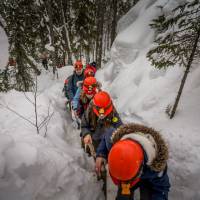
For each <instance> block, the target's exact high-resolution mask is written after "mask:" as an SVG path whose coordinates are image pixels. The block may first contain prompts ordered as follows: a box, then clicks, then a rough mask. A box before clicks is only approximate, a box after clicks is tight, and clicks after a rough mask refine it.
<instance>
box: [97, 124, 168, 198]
mask: <svg viewBox="0 0 200 200" xmlns="http://www.w3.org/2000/svg"><path fill="white" fill-rule="evenodd" d="M121 139H131V140H134V141H136V142H138V143H139V144H140V145H141V146H142V148H143V150H144V164H143V170H142V174H141V176H140V181H139V182H138V183H137V184H136V185H134V186H133V187H132V191H134V190H135V189H136V188H138V187H140V189H141V190H142V188H144V187H147V188H150V190H151V194H152V196H151V199H152V200H167V199H168V192H169V188H170V183H169V178H168V175H167V159H168V148H167V146H166V144H165V142H164V140H163V139H162V137H161V135H160V134H159V133H158V132H157V131H155V130H154V129H152V128H148V127H146V126H143V125H139V124H126V125H122V126H121V127H119V128H118V129H117V130H116V131H114V132H113V129H110V130H109V129H108V130H107V133H106V134H104V136H103V138H102V140H101V143H100V144H99V146H98V149H97V157H99V156H100V157H104V158H107V156H108V152H109V150H110V149H111V148H112V145H113V144H114V143H116V142H117V141H119V140H121ZM114 182H115V183H118V184H119V183H120V180H116V179H115V180H114ZM119 199H120V198H119ZM122 199H123V198H122Z"/></svg>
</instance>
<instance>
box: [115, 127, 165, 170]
mask: <svg viewBox="0 0 200 200" xmlns="http://www.w3.org/2000/svg"><path fill="white" fill-rule="evenodd" d="M138 133H142V134H144V135H151V136H152V137H153V139H154V141H155V143H156V155H155V158H154V159H153V160H152V162H151V164H150V168H151V169H152V170H154V171H156V172H160V171H163V170H164V169H165V167H166V164H167V159H168V155H169V154H168V147H167V144H166V143H165V141H164V139H163V138H162V136H161V134H160V133H159V132H157V131H155V130H154V129H153V128H149V127H147V126H144V125H140V124H134V123H130V124H125V125H121V126H120V127H119V128H118V129H117V130H116V131H114V132H113V135H112V142H113V144H115V143H116V142H118V141H119V140H121V138H122V137H123V136H125V135H128V134H130V135H134V134H135V135H136V134H138ZM126 137H127V136H126Z"/></svg>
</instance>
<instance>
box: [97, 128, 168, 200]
mask: <svg viewBox="0 0 200 200" xmlns="http://www.w3.org/2000/svg"><path fill="white" fill-rule="evenodd" d="M120 128H121V127H120ZM120 128H119V129H120ZM114 131H115V129H114V128H112V127H111V128H109V129H107V131H106V132H105V134H104V135H103V137H102V140H101V142H100V144H99V146H98V148H97V157H104V158H105V159H107V156H108V153H109V151H110V149H111V148H112V145H113V144H112V142H111V136H112V134H113V132H114ZM147 161H148V157H147V154H146V152H145V151H144V165H143V170H142V175H141V177H140V181H139V182H138V183H137V184H136V185H135V186H134V187H133V188H132V190H135V189H137V188H138V187H140V189H142V188H143V187H148V188H150V189H151V191H152V200H168V192H169V188H170V183H169V177H168V175H167V166H166V167H165V168H164V169H163V170H162V171H160V172H158V171H154V170H153V169H152V168H151V167H150V166H148V165H147V164H146V163H147Z"/></svg>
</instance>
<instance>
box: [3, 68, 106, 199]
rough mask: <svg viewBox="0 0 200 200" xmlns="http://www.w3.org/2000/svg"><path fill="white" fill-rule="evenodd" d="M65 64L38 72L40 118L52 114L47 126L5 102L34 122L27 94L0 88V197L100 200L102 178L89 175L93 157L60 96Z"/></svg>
mask: <svg viewBox="0 0 200 200" xmlns="http://www.w3.org/2000/svg"><path fill="white" fill-rule="evenodd" d="M71 71H72V68H71V67H70V66H68V67H64V68H63V69H61V70H59V80H52V76H51V73H48V74H46V73H45V72H44V73H43V74H42V75H41V76H40V77H39V80H38V82H39V91H38V98H37V101H38V106H37V107H38V116H39V119H38V121H39V123H41V122H42V120H43V119H44V118H45V117H46V116H47V113H48V107H50V109H49V113H50V114H51V113H54V114H53V116H52V118H51V120H50V121H49V124H48V127H47V134H46V137H44V136H45V130H46V127H45V126H44V127H43V128H41V130H40V134H39V135H38V134H37V131H36V128H35V127H34V126H33V125H31V124H30V123H29V122H27V121H25V120H24V119H21V118H20V117H19V116H17V115H16V114H15V113H13V112H11V111H9V110H8V109H7V108H5V107H6V106H8V107H9V108H10V109H13V110H14V111H15V112H17V113H19V114H20V115H22V116H24V117H25V118H26V119H28V120H30V121H31V122H33V123H34V122H35V116H34V107H33V106H32V104H31V103H30V101H29V100H28V99H27V98H29V99H31V100H33V94H32V93H26V96H25V95H24V94H23V93H21V92H17V91H10V92H8V93H7V94H3V93H0V104H1V106H0V112H1V115H0V122H1V123H0V130H1V131H0V177H1V181H0V199H1V200H35V199H37V200H45V199H48V200H80V199H81V200H88V199H91V197H92V199H94V200H95V199H98V200H99V199H103V194H102V192H101V184H102V183H101V182H97V180H96V177H95V175H94V162H93V160H92V158H88V157H87V155H86V154H85V153H83V150H82V149H81V145H80V136H79V131H77V130H75V129H73V128H72V126H71V120H70V117H69V116H68V114H67V113H66V110H65V98H64V96H62V87H63V82H64V78H65V77H67V76H68V75H69V74H70V73H71Z"/></svg>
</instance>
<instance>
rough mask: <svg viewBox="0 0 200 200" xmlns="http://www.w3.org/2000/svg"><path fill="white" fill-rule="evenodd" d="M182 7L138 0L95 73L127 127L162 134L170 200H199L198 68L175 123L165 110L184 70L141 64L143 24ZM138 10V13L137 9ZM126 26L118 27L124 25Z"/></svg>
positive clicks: (149, 39)
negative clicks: (134, 124)
mask: <svg viewBox="0 0 200 200" xmlns="http://www.w3.org/2000/svg"><path fill="white" fill-rule="evenodd" d="M180 2H181V1H174V0H170V1H168V0H157V1H156V0H151V1H146V0H141V1H139V3H138V5H136V7H135V8H133V9H132V10H130V11H129V13H128V14H127V15H126V16H124V17H123V18H122V19H121V21H120V22H119V24H118V30H119V33H118V35H117V37H116V40H115V41H114V44H113V47H112V51H111V62H110V63H108V64H107V65H106V66H105V67H104V69H102V70H101V71H100V72H98V73H97V77H98V79H100V81H101V82H102V83H103V86H104V88H105V89H106V90H108V91H109V92H110V93H111V95H112V97H113V99H114V103H115V105H116V107H117V109H118V111H119V112H120V114H121V116H122V118H123V120H124V121H126V122H138V123H143V124H147V125H149V126H151V127H154V128H155V129H157V130H159V131H161V133H162V134H163V136H164V138H165V139H166V140H167V142H168V144H169V150H170V159H169V175H170V180H171V184H172V187H171V192H170V199H174V200H179V199H182V200H188V199H195V200H196V199H200V192H199V190H198V189H197V187H198V186H199V185H200V181H199V180H200V175H199V172H200V154H199V151H200V145H199V144H200V137H199V130H200V124H199V121H200V114H199V113H200V80H199V75H200V67H199V64H196V65H194V66H193V68H192V70H191V71H190V73H189V75H188V79H187V81H186V85H185V88H184V91H183V94H182V96H181V101H180V103H179V106H178V110H177V113H176V115H175V117H174V118H173V119H172V120H170V119H169V118H168V116H167V115H166V113H165V109H166V107H167V106H168V105H169V104H170V105H173V103H174V100H175V97H176V94H177V91H178V88H179V86H180V82H181V78H182V76H183V73H184V69H183V68H181V67H179V66H176V67H174V68H169V69H167V70H157V69H155V68H154V67H153V66H151V64H150V63H149V61H148V60H147V58H146V53H147V52H148V50H149V49H150V48H151V47H152V46H153V39H154V32H153V30H151V29H150V27H149V26H148V24H149V23H150V21H151V19H153V18H155V17H156V16H158V15H159V14H160V12H161V10H160V9H158V7H157V6H163V11H164V12H170V10H171V8H173V7H174V6H176V5H177V3H180ZM136 8H137V9H136ZM125 21H126V22H127V23H126V24H123V22H125Z"/></svg>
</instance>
